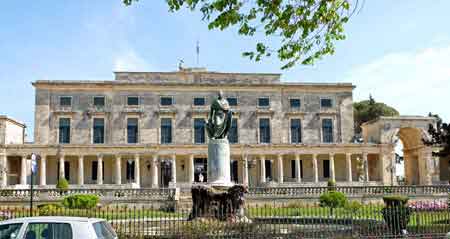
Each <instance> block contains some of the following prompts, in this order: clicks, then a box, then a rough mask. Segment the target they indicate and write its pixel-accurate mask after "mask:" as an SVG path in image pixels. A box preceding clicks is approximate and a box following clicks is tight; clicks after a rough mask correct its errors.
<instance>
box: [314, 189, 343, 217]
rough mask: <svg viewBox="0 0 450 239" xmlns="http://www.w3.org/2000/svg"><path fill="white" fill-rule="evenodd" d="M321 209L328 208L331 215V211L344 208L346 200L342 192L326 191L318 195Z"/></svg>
mask: <svg viewBox="0 0 450 239" xmlns="http://www.w3.org/2000/svg"><path fill="white" fill-rule="evenodd" d="M319 202H320V206H321V207H328V208H330V210H331V214H333V209H334V208H338V207H345V205H347V202H348V199H347V196H345V194H344V193H342V192H337V191H328V192H326V193H323V194H322V195H320V198H319Z"/></svg>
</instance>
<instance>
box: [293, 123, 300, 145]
mask: <svg viewBox="0 0 450 239" xmlns="http://www.w3.org/2000/svg"><path fill="white" fill-rule="evenodd" d="M301 142H302V123H301V120H300V119H291V143H293V144H298V143H301Z"/></svg>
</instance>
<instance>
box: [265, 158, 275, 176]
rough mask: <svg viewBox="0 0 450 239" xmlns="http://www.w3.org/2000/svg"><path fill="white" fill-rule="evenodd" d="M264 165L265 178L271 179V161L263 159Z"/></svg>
mask: <svg viewBox="0 0 450 239" xmlns="http://www.w3.org/2000/svg"><path fill="white" fill-rule="evenodd" d="M265 166H266V179H269V181H272V179H273V177H272V161H270V160H266V161H265Z"/></svg>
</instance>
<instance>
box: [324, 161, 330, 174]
mask: <svg viewBox="0 0 450 239" xmlns="http://www.w3.org/2000/svg"><path fill="white" fill-rule="evenodd" d="M323 177H324V178H329V177H330V160H328V159H325V160H324V161H323Z"/></svg>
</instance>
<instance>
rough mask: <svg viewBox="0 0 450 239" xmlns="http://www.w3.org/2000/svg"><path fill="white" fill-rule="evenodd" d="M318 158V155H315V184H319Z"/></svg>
mask: <svg viewBox="0 0 450 239" xmlns="http://www.w3.org/2000/svg"><path fill="white" fill-rule="evenodd" d="M317 158H318V155H317V154H313V157H312V165H313V180H314V182H315V183H318V182H319V169H318V167H317Z"/></svg>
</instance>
